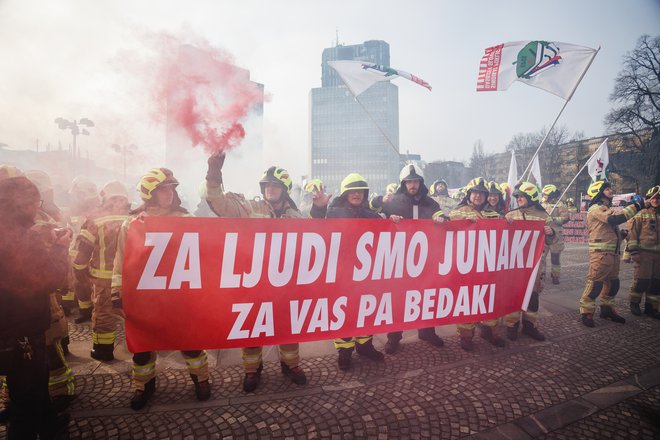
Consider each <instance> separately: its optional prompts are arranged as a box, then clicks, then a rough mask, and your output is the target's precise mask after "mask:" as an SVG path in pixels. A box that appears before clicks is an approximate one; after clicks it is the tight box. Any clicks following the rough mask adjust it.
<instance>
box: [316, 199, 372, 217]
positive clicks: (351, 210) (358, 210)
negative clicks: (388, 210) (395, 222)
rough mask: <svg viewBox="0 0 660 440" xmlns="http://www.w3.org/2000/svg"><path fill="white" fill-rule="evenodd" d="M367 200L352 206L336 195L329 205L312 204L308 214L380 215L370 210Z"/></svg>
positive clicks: (337, 215) (333, 215) (336, 215)
mask: <svg viewBox="0 0 660 440" xmlns="http://www.w3.org/2000/svg"><path fill="white" fill-rule="evenodd" d="M368 203H369V202H364V203H363V204H362V205H360V206H357V207H356V206H353V205H351V204H350V203H348V201H346V199H344V198H343V197H337V198H335V199H333V200H332V202H330V205H327V206H324V207H318V206H315V205H312V209H311V211H310V214H311V216H312V218H378V219H382V217H381V216H380V215H378V214H377V213H376V212H374V211H372V210H371V209H370V208H369V206H368Z"/></svg>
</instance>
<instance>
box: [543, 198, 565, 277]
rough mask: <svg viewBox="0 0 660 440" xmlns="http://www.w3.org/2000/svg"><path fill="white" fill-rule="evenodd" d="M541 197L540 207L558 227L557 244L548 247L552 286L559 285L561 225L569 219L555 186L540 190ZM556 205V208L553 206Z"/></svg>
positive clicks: (562, 242)
mask: <svg viewBox="0 0 660 440" xmlns="http://www.w3.org/2000/svg"><path fill="white" fill-rule="evenodd" d="M541 192H542V193H543V197H542V198H541V206H543V209H545V211H546V212H547V213H548V215H549V216H551V217H552V221H553V222H554V223H555V224H556V225H557V226H558V228H557V242H556V243H555V244H553V245H551V246H550V264H551V266H550V278H552V284H559V278H560V275H561V260H560V257H561V253H562V251H563V250H564V248H565V245H564V235H563V229H564V228H562V225H564V224H565V223H567V222H568V221H569V220H570V219H571V217H570V214H569V212H568V207H567V206H566V205H565V204H564V202H562V201H560V200H559V196H561V194H560V193H559V189H557V187H556V186H555V185H546V186H544V187H543V189H542V190H541ZM555 205H556V206H555Z"/></svg>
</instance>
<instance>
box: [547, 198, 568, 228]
mask: <svg viewBox="0 0 660 440" xmlns="http://www.w3.org/2000/svg"><path fill="white" fill-rule="evenodd" d="M541 206H543V209H545V211H546V212H547V213H548V215H550V216H551V217H552V221H553V222H555V224H556V225H557V226H562V225H563V224H564V223H567V222H568V221H569V220H570V219H571V216H570V213H569V212H568V206H566V204H565V203H564V202H561V201H560V202H559V203H558V204H557V207H556V208H555V210H554V211H553V212H552V214H550V211H552V208H554V206H555V204H554V203H552V202H546V203H541Z"/></svg>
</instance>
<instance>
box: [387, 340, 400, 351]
mask: <svg viewBox="0 0 660 440" xmlns="http://www.w3.org/2000/svg"><path fill="white" fill-rule="evenodd" d="M398 350H399V341H395V340H392V339H388V340H387V342H386V343H385V353H387V354H394V353H396V352H397V351H398Z"/></svg>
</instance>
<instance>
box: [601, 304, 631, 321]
mask: <svg viewBox="0 0 660 440" xmlns="http://www.w3.org/2000/svg"><path fill="white" fill-rule="evenodd" d="M600 317H601V318H603V319H609V320H610V321H612V322H618V323H619V324H625V323H626V320H625V318H624V317H623V316H621V315H619V314H618V313H617V312H615V311H614V309H613V308H612V306H604V305H602V304H601V306H600Z"/></svg>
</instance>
